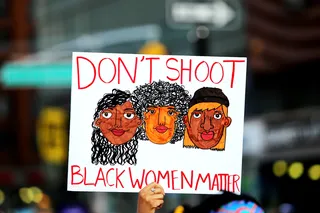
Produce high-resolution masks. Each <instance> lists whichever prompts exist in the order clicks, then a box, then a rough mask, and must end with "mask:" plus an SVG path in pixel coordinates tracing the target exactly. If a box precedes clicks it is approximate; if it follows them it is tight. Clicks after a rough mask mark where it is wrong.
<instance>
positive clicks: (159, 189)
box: [150, 187, 163, 194]
mask: <svg viewBox="0 0 320 213" xmlns="http://www.w3.org/2000/svg"><path fill="white" fill-rule="evenodd" d="M150 192H151V193H153V194H163V190H162V189H161V188H159V187H158V188H154V192H152V191H151V189H150Z"/></svg>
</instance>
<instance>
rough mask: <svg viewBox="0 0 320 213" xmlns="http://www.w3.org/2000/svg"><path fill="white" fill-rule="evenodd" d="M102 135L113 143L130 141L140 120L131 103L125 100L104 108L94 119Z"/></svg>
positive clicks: (118, 143) (119, 143)
mask: <svg viewBox="0 0 320 213" xmlns="http://www.w3.org/2000/svg"><path fill="white" fill-rule="evenodd" d="M95 125H96V126H97V127H99V128H100V130H101V132H102V134H103V136H104V137H105V138H107V139H108V141H110V143H112V144H114V145H121V144H124V143H126V142H128V141H130V140H131V139H132V138H133V137H134V135H135V134H136V131H137V128H138V127H139V126H140V125H141V120H140V119H139V117H137V116H136V114H135V111H134V109H133V106H132V103H131V102H129V101H127V102H125V103H123V104H122V105H117V106H116V107H114V108H108V109H104V110H102V111H101V112H100V116H99V118H98V119H96V120H95Z"/></svg>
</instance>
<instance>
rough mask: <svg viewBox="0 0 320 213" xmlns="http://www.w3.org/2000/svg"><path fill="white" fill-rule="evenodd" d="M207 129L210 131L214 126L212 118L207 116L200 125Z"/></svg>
mask: <svg viewBox="0 0 320 213" xmlns="http://www.w3.org/2000/svg"><path fill="white" fill-rule="evenodd" d="M200 126H201V127H202V128H203V129H204V130H205V131H209V130H210V129H211V128H212V125H211V122H210V118H208V117H205V118H204V120H203V122H202V123H201V125H200Z"/></svg>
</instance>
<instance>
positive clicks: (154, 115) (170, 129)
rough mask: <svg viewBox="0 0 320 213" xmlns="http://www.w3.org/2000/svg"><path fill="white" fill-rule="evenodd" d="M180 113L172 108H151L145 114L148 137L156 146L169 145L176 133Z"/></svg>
mask: <svg viewBox="0 0 320 213" xmlns="http://www.w3.org/2000/svg"><path fill="white" fill-rule="evenodd" d="M178 114H179V113H178V112H177V111H176V110H175V108H174V107H172V106H165V107H149V108H148V109H147V112H145V113H144V118H145V119H144V122H145V130H146V135H147V137H148V138H149V140H150V141H151V142H153V143H155V144H166V143H168V142H169V141H170V140H171V139H172V137H173V136H174V133H175V122H176V121H177V119H178V117H177V116H178Z"/></svg>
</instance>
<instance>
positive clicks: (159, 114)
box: [133, 81, 190, 144]
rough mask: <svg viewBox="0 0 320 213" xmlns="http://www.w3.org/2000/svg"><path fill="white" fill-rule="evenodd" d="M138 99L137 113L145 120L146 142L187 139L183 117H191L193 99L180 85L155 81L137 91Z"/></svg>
mask: <svg viewBox="0 0 320 213" xmlns="http://www.w3.org/2000/svg"><path fill="white" fill-rule="evenodd" d="M133 96H135V98H136V99H137V100H139V101H138V102H137V104H138V105H137V106H135V108H136V109H138V111H137V114H138V115H140V116H141V117H142V118H143V129H144V135H143V134H142V138H141V139H142V140H150V141H151V142H153V143H155V144H166V143H169V142H170V143H175V142H176V141H179V140H181V139H182V137H183V131H184V127H185V126H184V124H183V121H182V118H183V116H184V115H186V114H187V104H188V102H189V100H190V96H189V95H188V92H187V91H186V90H185V89H184V88H183V87H182V86H180V85H178V84H176V83H174V84H171V83H169V82H165V81H158V82H153V83H151V84H145V85H142V86H140V87H138V88H137V89H136V90H134V91H133Z"/></svg>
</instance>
